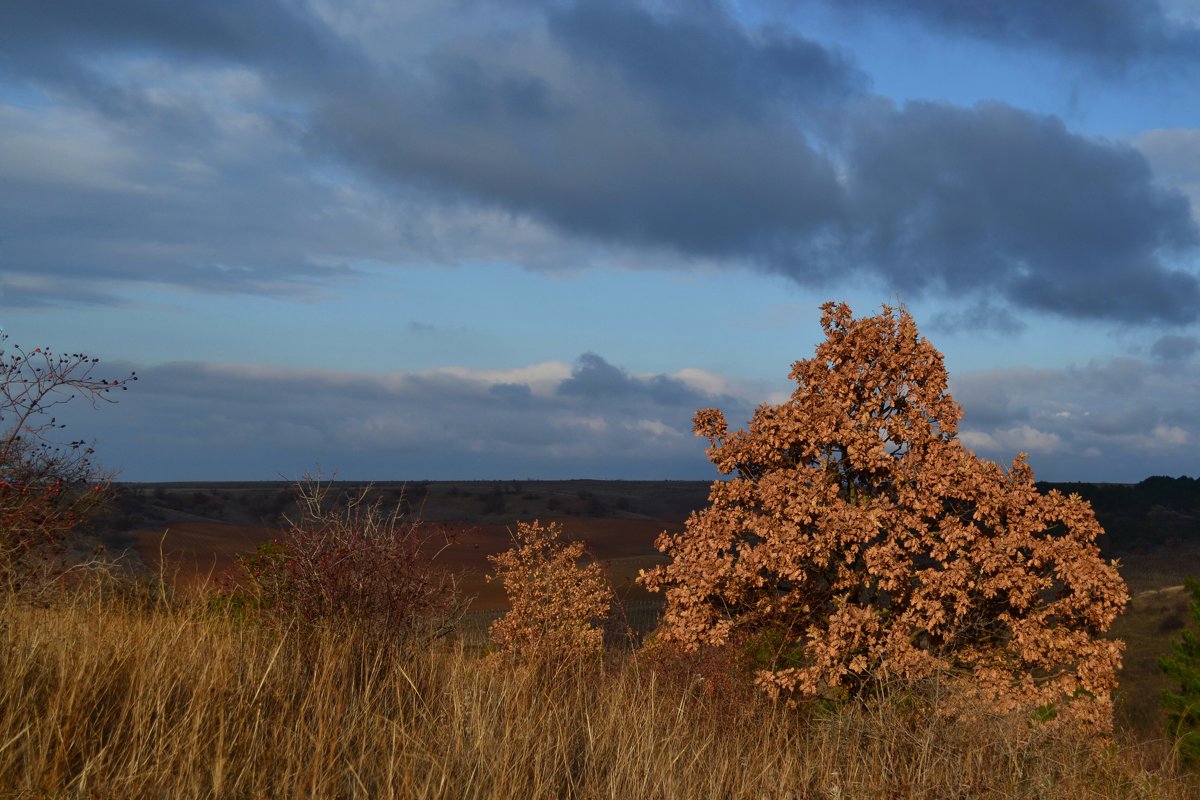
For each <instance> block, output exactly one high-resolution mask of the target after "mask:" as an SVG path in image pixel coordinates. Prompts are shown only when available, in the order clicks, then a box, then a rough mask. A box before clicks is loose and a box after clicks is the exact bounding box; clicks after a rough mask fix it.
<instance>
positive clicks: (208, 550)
mask: <svg viewBox="0 0 1200 800" xmlns="http://www.w3.org/2000/svg"><path fill="white" fill-rule="evenodd" d="M543 521H544V522H551V521H555V522H561V523H562V524H563V532H564V535H565V538H567V539H568V540H572V541H573V540H577V539H579V540H583V541H584V542H586V543H587V546H588V551H589V552H590V553H591V554H592V556H593V557H594V558H595V559H596V560H597V561H599V562H600V563H601V564H602V565H603V566H604V568H605V570H606V572H607V574H608V576H609V579H610V580H611V581H612V583H613V586H614V588H615V589H616V590H617V592H618V593H619V594H620V595H621V597H622V598H624V599H627V600H644V599H647V598H649V597H650V595H648V594H647V593H646V592H645V590H643V589H642V588H641V587H639V586H637V585H636V583H635V582H634V578H635V577H636V576H637V573H638V570H639V569H643V568H646V567H649V566H652V565H654V564H656V563H660V562H661V561H662V560H663V557H662V556H660V555H659V554H658V552H657V551H656V550H655V549H654V540H655V539H656V538H657V537H658V534H660V533H661V532H662V531H664V530H670V531H679V530H682V528H683V524H682V522H663V521H661V520H647V519H611V518H601V517H563V518H554V517H544V518H543ZM465 524H466V523H464V525H465ZM510 530H515V523H514V524H513V525H511V526H509V525H497V524H485V525H473V526H470V527H467V528H466V529H465V531H464V533H463V534H462V536H461V537H460V538H459V539H458V540H457V541H455V542H453V543H452V544H450V545H449V546H448V547H446V549H445V550H443V551H442V552H441V553H439V554H438V555H437V560H436V563H437V564H440V565H441V566H442V567H443V568H445V569H448V570H450V571H451V572H452V573H454V574H456V575H458V576H459V579H460V587H461V588H462V590H463V592H464V594H466V595H468V596H470V597H473V598H474V600H473V601H472V603H471V610H472V611H490V610H499V609H503V608H505V607H506V605H507V604H506V602H505V597H504V589H503V587H502V586H501V585H500V584H499V583H498V582H495V581H492V582H489V581H487V580H486V576H487V574H488V573H489V572H490V571H491V565H490V563H489V562H488V560H487V557H488V556H489V555H494V554H496V553H500V552H502V551H504V550H506V549H508V548H509V547H510V546H511V544H512V534H511V532H510ZM279 535H280V531H279V530H278V529H275V528H267V527H255V526H250V525H233V524H227V523H220V522H195V521H184V522H176V523H173V524H172V525H170V527H169V528H167V529H166V530H139V531H135V532H133V534H132V537H133V540H134V549H135V552H136V553H137V555H138V557H139V558H140V559H141V560H142V562H143V563H145V564H146V566H147V567H148V568H149V569H150V570H152V571H153V572H155V573H158V574H161V575H162V576H164V578H165V579H167V580H168V581H169V582H171V583H172V584H174V585H175V586H177V587H184V586H192V585H195V584H197V583H201V582H204V581H217V580H220V579H221V578H222V577H223V576H226V575H228V574H229V573H230V571H231V569H232V568H233V566H234V560H235V559H236V558H237V557H238V556H244V555H247V554H250V553H252V552H254V549H255V548H256V547H258V545H259V544H260V543H262V542H265V541H267V540H269V539H271V538H273V537H278V536H279Z"/></svg>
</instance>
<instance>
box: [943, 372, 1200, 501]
mask: <svg viewBox="0 0 1200 800" xmlns="http://www.w3.org/2000/svg"><path fill="white" fill-rule="evenodd" d="M950 391H951V394H953V395H954V398H955V399H956V400H957V401H958V402H959V403H960V404H961V405H962V407H963V410H964V417H963V421H962V423H961V425H960V438H961V439H962V440H963V442H964V443H966V444H967V445H968V446H970V447H972V448H974V449H975V451H976V453H977V454H979V455H980V456H982V457H985V458H989V459H992V460H995V461H999V462H1001V463H1007V462H1009V461H1011V460H1012V458H1013V457H1014V456H1015V455H1016V454H1017V453H1018V452H1021V451H1024V452H1027V453H1030V454H1031V459H1030V463H1031V464H1032V466H1033V467H1034V469H1035V470H1036V471H1037V472H1038V474H1039V476H1040V477H1045V478H1046V479H1048V480H1085V481H1086V480H1102V481H1138V480H1141V479H1142V478H1144V477H1146V476H1147V475H1154V474H1172V475H1180V474H1194V473H1195V469H1196V463H1197V462H1196V449H1195V448H1196V443H1197V441H1198V440H1200V411H1197V409H1196V405H1195V398H1196V396H1197V393H1200V367H1198V366H1197V365H1196V364H1195V362H1188V363H1179V362H1175V363H1170V364H1163V363H1154V362H1148V361H1141V360H1138V359H1132V358H1111V359H1105V360H1098V361H1092V362H1089V363H1087V364H1085V365H1082V366H1070V367H1066V368H1062V369H1030V368H1012V369H999V370H988V371H983V372H974V373H962V374H958V375H955V376H952V378H951V387H950Z"/></svg>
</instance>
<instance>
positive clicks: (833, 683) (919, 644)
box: [640, 303, 1128, 730]
mask: <svg viewBox="0 0 1200 800" xmlns="http://www.w3.org/2000/svg"><path fill="white" fill-rule="evenodd" d="M822 310H823V315H822V318H821V324H822V327H823V328H824V331H825V334H826V339H825V341H824V342H822V343H821V344H820V345H819V346H818V347H817V349H816V354H815V356H814V357H813V358H809V359H806V360H802V361H797V362H796V363H795V364H793V366H792V371H791V374H790V377H791V379H792V380H793V381H795V382H796V389H795V391H794V392H793V393H792V396H791V398H790V399H789V400H788V401H787V402H784V403H782V404H780V405H762V406H760V407H759V408H758V409H757V410H756V411H755V413H754V417H753V419H752V420H751V422H750V425H749V428H748V429H747V430H739V431H736V432H734V433H730V432H729V431H728V428H727V424H726V421H725V418H724V416H723V415H722V413H721V412H720V411H717V410H715V409H704V410H701V411H699V412H698V413H697V415H696V418H695V432H696V433H697V434H698V435H701V436H705V437H707V438H708V440H709V444H710V446H709V448H708V451H707V453H708V457H709V459H710V460H711V461H712V462H713V463H714V464H715V465H716V466H717V468H718V469H719V470H720V471H721V472H722V473H723V474H725V475H732V476H733V477H731V478H730V479H727V480H718V481H716V482H715V483H714V484H713V486H712V489H711V491H710V493H709V505H708V507H707V508H705V509H703V510H702V511H699V512H697V513H694V514H692V515H691V517H690V518H689V519H688V522H687V526H686V529H685V530H684V531H683V532H681V533H678V534H670V533H664V534H662V535H661V536H660V537H659V539H658V541H657V546H658V548H659V550H661V551H662V552H664V553H666V554H667V555H669V556H670V557H671V558H672V561H671V562H670V563H668V564H665V565H662V566H659V567H656V568H655V569H653V570H650V571H649V572H645V573H643V575H642V576H641V578H640V580H641V581H642V583H643V584H644V585H645V586H646V587H647V588H648V589H650V590H651V591H656V592H664V593H665V595H666V608H665V610H664V615H663V618H662V628H661V631H660V635H661V636H663V637H664V638H665V639H666V640H670V641H674V642H676V643H678V644H680V645H681V646H684V647H686V648H688V649H691V650H693V651H694V650H697V649H699V648H701V647H704V646H719V645H722V644H724V643H726V642H728V641H731V640H732V641H747V640H750V639H752V638H754V637H755V636H759V638H760V639H761V634H762V633H763V632H770V636H769V637H768V638H769V640H770V641H771V642H773V643H774V647H773V653H774V656H773V657H768V658H766V659H765V660H766V662H767V663H765V664H764V665H763V666H762V667H761V668H760V669H759V670H758V674H757V678H756V680H757V682H758V683H759V685H760V686H761V687H762V688H763V689H765V690H766V691H767V692H768V693H771V694H773V695H776V696H778V695H786V696H788V697H789V698H790V699H793V700H795V699H800V698H838V697H847V696H853V695H855V694H858V693H861V692H862V691H863V690H864V689H866V688H868V687H870V686H874V685H880V683H881V682H882V681H883V680H885V679H886V680H887V681H888V682H889V684H891V683H894V682H895V681H896V680H900V681H902V682H918V681H921V680H924V679H927V678H930V677H932V676H935V675H937V676H945V677H947V678H948V679H949V680H950V681H951V682H952V684H954V685H955V686H956V687H958V688H959V689H961V691H960V692H958V695H959V696H961V697H964V698H970V700H969V702H972V703H978V702H980V701H983V702H985V703H986V704H987V705H988V707H990V708H992V709H998V710H1010V711H1021V712H1027V713H1030V714H1031V715H1033V714H1034V713H1035V711H1036V714H1037V715H1038V716H1039V717H1040V718H1042V719H1049V718H1058V719H1060V720H1067V719H1070V720H1074V721H1077V722H1080V723H1083V724H1084V725H1086V726H1091V727H1093V728H1096V729H1101V730H1103V729H1107V728H1109V727H1110V726H1111V720H1112V701H1111V692H1112V689H1113V688H1114V686H1115V684H1116V677H1115V675H1116V671H1117V670H1118V669H1119V667H1120V663H1121V659H1120V653H1121V649H1122V646H1123V645H1122V644H1121V643H1120V642H1118V641H1114V640H1111V639H1106V638H1104V633H1105V631H1107V630H1108V628H1109V626H1110V624H1111V623H1112V621H1113V619H1114V618H1115V617H1116V615H1117V614H1118V613H1120V611H1121V610H1122V609H1123V607H1124V605H1125V602H1126V600H1127V599H1128V594H1127V591H1126V587H1125V584H1124V582H1123V581H1122V579H1121V577H1120V576H1119V575H1118V574H1117V570H1116V565H1115V563H1108V562H1106V561H1104V560H1102V559H1101V557H1100V551H1099V549H1098V547H1097V546H1096V544H1095V540H1096V537H1097V536H1098V535H1100V534H1101V533H1102V532H1103V531H1102V530H1101V527H1100V525H1099V524H1098V523H1097V522H1096V517H1095V514H1094V513H1093V511H1092V509H1091V507H1090V505H1089V504H1088V503H1087V502H1085V501H1084V500H1082V499H1081V498H1080V497H1079V496H1078V495H1074V494H1073V495H1070V496H1063V495H1062V494H1060V493H1058V492H1057V491H1051V492H1049V493H1047V494H1040V493H1039V492H1038V490H1037V489H1036V488H1035V486H1034V480H1033V471H1032V469H1030V467H1029V466H1028V464H1026V462H1025V456H1024V455H1023V454H1022V455H1020V456H1018V457H1017V459H1016V460H1015V461H1014V462H1013V464H1012V467H1011V468H1010V469H1009V470H1007V471H1005V470H1003V469H1001V468H1000V467H999V466H997V465H996V464H994V463H991V462H989V461H985V460H982V459H980V458H977V457H976V456H975V454H974V453H972V452H971V451H969V450H967V449H965V448H964V447H963V445H962V443H961V442H960V441H959V440H958V439H957V438H956V432H957V426H958V422H959V419H960V417H961V410H960V408H959V406H958V405H957V404H956V403H955V402H954V400H953V398H952V397H951V396H950V395H949V394H948V392H947V391H946V387H947V375H946V370H945V367H944V366H943V360H942V355H941V353H939V352H938V351H937V350H936V349H935V348H934V347H933V345H932V344H930V343H929V342H928V341H927V340H926V339H924V338H922V337H921V336H920V335H919V334H918V332H917V326H916V324H915V323H914V321H913V319H912V317H911V316H910V315H909V314H908V312H906V311H904V310H902V309H900V310H897V309H894V308H890V307H887V306H885V307H884V308H883V310H882V312H881V313H880V314H878V315H876V316H873V317H866V318H862V319H854V318H853V317H852V316H851V312H850V309H849V308H848V307H847V306H846V305H845V304H834V303H827V304H825V305H824V306H822ZM768 655H769V654H768ZM760 657H761V655H760Z"/></svg>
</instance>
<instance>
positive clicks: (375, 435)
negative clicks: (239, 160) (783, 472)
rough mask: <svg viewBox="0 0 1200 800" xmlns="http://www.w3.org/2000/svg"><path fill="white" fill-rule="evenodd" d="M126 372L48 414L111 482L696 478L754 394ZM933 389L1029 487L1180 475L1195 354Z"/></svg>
mask: <svg viewBox="0 0 1200 800" xmlns="http://www.w3.org/2000/svg"><path fill="white" fill-rule="evenodd" d="M130 369H136V371H137V373H138V376H139V381H138V383H137V385H136V386H134V387H133V388H132V389H131V390H130V391H129V392H128V393H123V394H122V396H121V398H120V402H119V403H118V404H116V405H114V406H106V407H103V408H101V409H100V410H98V411H97V410H94V409H92V408H90V407H89V406H87V405H86V404H72V405H69V406H67V407H66V408H65V409H64V411H65V412H66V413H64V414H62V415H60V416H61V418H62V419H63V420H64V421H66V422H67V423H68V425H69V428H68V433H70V434H71V435H79V436H82V437H84V438H87V439H91V438H93V437H95V438H96V440H97V452H98V454H99V456H100V458H101V459H102V461H103V462H104V463H106V464H109V465H111V466H114V467H118V468H121V469H122V476H123V477H124V478H125V479H127V480H174V479H178V480H198V479H217V478H221V479H229V480H238V479H245V480H250V479H274V478H276V477H278V476H279V475H280V474H284V475H289V476H295V475H299V474H301V473H302V472H304V471H305V470H306V469H311V468H312V467H314V466H315V465H317V464H320V465H322V466H324V467H326V468H335V467H336V468H338V469H339V470H340V474H342V475H343V476H345V477H347V478H350V479H379V480H386V479H414V480H415V479H421V478H446V479H450V478H458V479H463V478H512V477H514V476H516V477H542V478H551V477H612V478H662V479H666V478H679V479H683V478H694V479H706V478H714V477H716V473H715V471H714V470H713V469H712V468H711V465H710V464H709V462H708V461H707V460H706V459H705V457H704V442H703V440H701V439H699V438H697V437H694V436H693V435H692V430H691V428H692V417H693V415H694V414H695V412H696V410H697V409H699V408H702V407H717V408H720V409H722V410H723V411H724V412H725V413H726V415H727V417H728V418H729V420H730V423H731V426H733V427H735V428H736V427H741V426H743V425H744V424H745V423H746V421H748V420H749V418H750V416H751V414H752V413H753V410H754V408H755V407H756V406H757V405H758V404H759V403H761V402H762V401H763V400H764V399H766V398H765V397H764V396H763V393H762V389H761V387H755V386H751V385H743V384H740V383H738V382H736V381H732V380H729V379H726V378H721V377H720V376H715V375H712V374H711V373H699V372H698V371H693V370H680V371H679V372H676V373H675V374H674V375H668V374H666V373H657V374H651V375H633V374H631V373H629V372H628V371H626V370H624V369H621V368H620V367H619V366H616V365H613V364H611V363H609V362H607V361H606V360H605V359H604V358H603V357H601V356H599V355H596V354H586V355H584V356H581V357H580V359H579V360H578V361H577V362H576V363H575V364H574V365H569V364H564V363H561V362H545V363H541V364H530V365H528V366H524V367H519V368H515V369H510V370H468V369H463V368H457V369H454V370H448V369H436V370H424V371H415V372H398V373H388V374H377V373H366V372H352V371H335V370H326V369H293V368H280V367H263V366H257V365H231V364H211V363H176V364H166V365H161V366H151V367H138V366H136V365H129V364H110V365H109V369H108V370H107V371H108V372H111V373H112V374H124V373H125V372H127V371H128V370H130ZM680 374H691V375H695V374H703V375H705V376H706V377H705V378H704V381H703V382H704V383H707V384H708V385H709V387H710V388H709V389H707V390H706V389H703V388H701V387H700V385H699V383H700V382H697V381H693V382H691V383H689V384H688V385H687V387H686V390H684V389H680V388H678V386H675V384H678V383H682V380H681V379H680V378H679V377H678V376H679V375H680ZM663 385H671V386H673V387H674V388H673V391H674V392H675V393H676V394H675V395H673V396H672V395H670V394H666V393H663V392H661V391H660V389H661V387H662V386H663ZM564 387H566V388H565V389H564ZM605 387H607V388H605ZM951 393H952V394H953V395H954V397H955V399H956V400H957V401H958V402H959V403H960V404H962V406H963V408H964V412H965V416H964V419H963V422H962V424H961V426H960V438H961V439H962V441H963V442H964V444H966V445H967V446H968V447H971V448H972V449H974V450H975V452H976V453H977V454H978V455H979V456H981V457H983V458H988V459H991V460H994V461H997V462H999V463H1001V464H1005V465H1007V464H1008V463H1010V462H1011V461H1012V459H1013V458H1014V457H1015V456H1016V454H1017V453H1018V452H1026V453H1029V454H1030V463H1031V465H1032V466H1033V468H1034V469H1035V471H1036V472H1037V474H1038V476H1039V477H1041V478H1043V479H1046V480H1083V481H1086V480H1099V481H1138V480H1141V479H1142V478H1145V477H1146V476H1147V475H1153V474H1194V473H1195V469H1196V463H1197V462H1196V455H1195V452H1196V451H1195V448H1196V445H1197V442H1200V411H1198V410H1197V409H1196V406H1195V398H1196V397H1197V396H1198V395H1200V365H1197V364H1196V363H1195V362H1191V363H1187V364H1182V365H1181V364H1174V365H1161V364H1156V363H1153V362H1147V361H1141V360H1138V359H1132V358H1113V359H1107V360H1101V361H1094V362H1089V363H1087V364H1085V365H1082V366H1072V367H1068V368H1063V369H1029V368H1015V369H999V370H989V371H982V372H968V373H961V374H958V375H955V376H954V377H953V378H952V380H951ZM672 397H673V399H671V398H672ZM782 400H786V398H777V399H774V400H772V402H777V401H782ZM231 465H236V469H235V471H234V472H232V473H231V472H230V469H231Z"/></svg>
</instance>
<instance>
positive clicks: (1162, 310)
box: [848, 103, 1200, 322]
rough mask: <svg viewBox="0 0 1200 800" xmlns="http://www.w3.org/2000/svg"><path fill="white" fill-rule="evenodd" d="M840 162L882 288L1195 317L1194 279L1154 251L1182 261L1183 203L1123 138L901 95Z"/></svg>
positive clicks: (1186, 209)
mask: <svg viewBox="0 0 1200 800" xmlns="http://www.w3.org/2000/svg"><path fill="white" fill-rule="evenodd" d="M848 163H849V166H850V170H851V173H850V180H849V185H850V191H849V194H850V196H851V198H852V199H851V201H850V204H851V206H852V208H853V214H854V216H855V221H854V223H853V225H852V231H853V233H852V238H853V239H854V241H855V243H856V247H855V250H856V252H857V253H859V254H861V259H862V261H863V262H864V263H869V264H872V265H873V266H874V267H875V269H876V270H878V271H879V272H881V273H883V274H885V275H887V276H888V278H889V279H890V281H891V282H892V283H893V284H894V285H898V286H900V287H902V288H910V289H916V290H921V289H923V288H925V287H928V286H938V285H939V284H940V286H941V287H942V288H944V289H947V290H949V292H950V293H951V294H952V295H959V294H969V293H970V292H971V291H972V290H973V289H976V288H987V289H989V290H996V291H999V292H1000V293H1001V294H1002V295H1003V296H1005V297H1006V298H1007V299H1009V300H1010V301H1011V302H1012V303H1014V304H1015V305H1017V306H1019V307H1024V308H1029V309H1034V310H1038V311H1049V312H1055V313H1058V314H1062V315H1064V316H1068V317H1077V318H1093V319H1095V318H1099V319H1105V318H1107V319H1119V320H1123V321H1129V322H1146V321H1171V322H1186V321H1193V320H1195V319H1196V318H1197V314H1198V313H1200V280H1198V279H1197V277H1196V275H1195V274H1194V273H1192V272H1187V271H1182V270H1179V269H1173V268H1171V267H1170V266H1168V264H1167V262H1166V261H1165V260H1164V256H1169V255H1170V254H1172V253H1174V254H1177V255H1191V256H1192V258H1194V253H1195V249H1196V247H1197V245H1198V244H1200V231H1198V229H1197V226H1196V223H1195V221H1194V220H1193V218H1192V215H1191V206H1190V204H1189V202H1188V200H1187V198H1186V197H1184V196H1183V195H1182V194H1180V193H1179V192H1176V191H1171V190H1168V189H1165V188H1163V187H1161V186H1159V185H1158V184H1157V183H1155V181H1154V179H1153V174H1152V173H1151V171H1150V167H1149V165H1148V164H1147V162H1146V159H1145V157H1144V156H1142V155H1141V154H1140V153H1139V152H1138V151H1136V150H1134V149H1133V148H1131V147H1128V146H1125V145H1121V144H1117V143H1111V142H1106V141H1103V140H1094V139H1088V138H1085V137H1082V136H1078V135H1075V134H1072V133H1070V132H1069V131H1068V130H1067V129H1066V127H1065V126H1064V125H1063V124H1062V122H1061V121H1059V120H1058V119H1056V118H1054V117H1047V116H1042V115H1037V114H1033V113H1030V112H1027V111H1022V110H1020V109H1016V108H1013V107H1012V106H1008V105H1005V104H1001V103H987V104H981V105H978V106H976V107H974V108H959V107H955V106H950V105H945V104H939V103H909V104H907V105H906V106H904V107H903V108H898V109H892V108H883V109H874V110H873V111H872V113H870V114H868V115H864V117H862V118H860V120H859V122H858V123H857V124H856V125H855V126H854V139H853V144H852V146H851V149H850V153H849V158H848Z"/></svg>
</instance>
